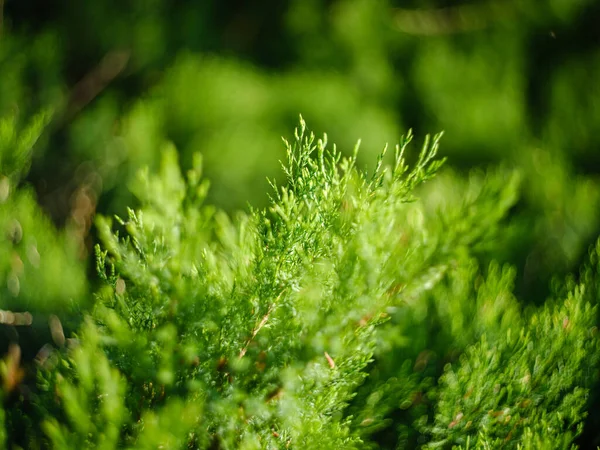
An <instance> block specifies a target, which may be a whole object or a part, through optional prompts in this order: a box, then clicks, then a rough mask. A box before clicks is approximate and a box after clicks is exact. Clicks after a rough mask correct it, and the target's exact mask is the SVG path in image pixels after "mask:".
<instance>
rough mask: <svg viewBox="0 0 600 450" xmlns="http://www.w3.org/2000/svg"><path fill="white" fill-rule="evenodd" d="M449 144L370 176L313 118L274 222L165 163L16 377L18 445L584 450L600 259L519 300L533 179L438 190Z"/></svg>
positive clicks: (474, 180)
mask: <svg viewBox="0 0 600 450" xmlns="http://www.w3.org/2000/svg"><path fill="white" fill-rule="evenodd" d="M439 138H440V136H436V137H434V138H433V139H430V138H426V139H425V142H424V144H423V147H422V150H421V151H420V153H419V154H418V157H417V158H415V163H414V164H412V165H411V166H410V167H409V165H408V163H407V162H406V159H405V153H406V151H407V150H408V149H410V143H411V140H412V135H411V134H409V135H408V136H407V137H406V138H404V139H403V140H402V141H401V143H400V145H399V146H397V147H396V149H395V152H394V155H393V157H392V164H391V165H388V164H386V163H385V161H386V160H387V159H386V158H385V153H386V152H385V150H384V152H383V153H382V154H381V156H380V157H379V159H378V160H377V162H376V164H375V166H374V167H375V169H374V170H373V171H370V172H365V171H362V170H359V169H358V168H357V165H356V162H357V157H356V155H357V153H358V146H356V148H355V150H354V153H353V156H351V157H343V156H342V154H341V153H340V152H339V151H338V150H337V149H336V147H335V146H333V147H332V148H330V147H329V146H328V143H327V137H326V136H324V137H323V138H322V139H316V138H315V136H314V135H313V134H311V133H309V132H308V131H307V130H306V127H305V124H304V122H303V121H302V120H301V123H300V126H299V128H298V129H297V130H296V133H295V136H294V139H293V140H292V141H291V142H287V141H286V142H285V145H286V148H287V163H286V164H283V172H284V175H285V178H286V182H285V183H284V184H283V185H281V186H280V185H279V184H278V183H276V182H275V181H272V182H271V184H272V191H271V194H270V206H269V207H268V208H264V209H252V210H251V211H250V212H249V213H238V214H237V215H235V216H234V217H230V216H228V215H227V214H225V213H224V212H222V211H219V210H218V209H216V208H215V207H213V206H210V205H209V204H207V203H206V197H207V193H208V183H207V182H206V181H205V180H204V178H203V176H202V160H201V158H200V157H199V156H196V157H195V158H194V161H193V164H192V168H191V169H190V170H188V171H187V172H186V173H185V174H182V172H181V170H180V167H179V163H178V158H177V153H176V151H175V149H174V148H173V146H172V145H166V146H164V147H163V151H162V161H161V164H160V168H159V170H158V171H157V172H152V171H150V170H143V171H141V172H139V173H138V176H137V177H136V179H135V181H134V182H132V183H131V191H132V192H133V193H134V195H135V196H136V197H137V199H138V201H139V205H140V206H139V207H138V208H137V209H135V210H134V209H129V211H128V215H127V218H126V219H121V218H119V217H115V218H114V219H111V218H108V217H103V216H98V217H97V219H96V221H97V228H98V231H99V236H100V244H99V245H97V246H96V268H97V271H98V274H99V276H100V281H101V283H100V285H98V286H97V287H96V288H95V289H94V293H93V301H92V302H91V308H90V309H89V310H87V311H86V312H83V311H82V312H81V315H80V324H79V325H78V326H77V330H76V332H75V334H74V335H73V336H72V337H70V338H69V339H67V341H66V342H65V341H64V336H63V341H62V342H57V339H55V342H56V344H57V348H55V349H54V350H52V351H51V352H49V353H48V354H46V355H45V357H44V358H41V357H40V355H38V358H37V361H38V369H37V380H36V381H35V382H33V384H32V387H34V390H33V391H29V393H28V394H27V396H25V395H24V394H22V393H21V394H19V395H17V398H14V397H15V390H16V391H20V389H21V388H20V387H19V383H20V381H19V380H18V379H17V378H18V374H19V373H20V372H19V371H20V370H22V369H21V368H20V366H19V361H18V355H16V354H15V353H14V352H13V353H11V354H9V355H8V356H7V358H6V359H5V361H4V362H3V366H2V379H3V381H4V388H3V392H4V395H5V398H12V400H10V401H7V400H5V408H6V409H5V411H4V423H5V424H6V426H5V427H0V429H1V430H3V431H4V430H5V432H6V433H7V434H6V437H5V439H6V440H7V442H8V443H9V444H8V445H14V444H17V443H18V444H19V445H22V446H26V447H28V448H61V449H71V448H72V449H76V448H105V449H109V448H121V447H124V448H147V449H150V448H223V449H225V448H244V449H246V448H247V449H259V448H344V449H346V448H416V447H419V448H439V447H443V448H451V447H455V448H497V447H498V446H500V445H503V446H506V447H507V448H531V449H533V448H557V446H558V447H559V448H570V447H571V446H572V445H574V443H575V439H576V438H577V437H578V436H579V435H580V434H581V432H582V427H583V420H584V418H585V417H586V414H587V408H588V403H587V402H588V401H587V398H588V395H589V392H590V389H591V388H592V386H593V385H594V384H595V383H596V382H597V370H598V368H597V366H598V364H597V363H598V361H597V356H596V355H597V354H598V338H597V331H596V327H595V324H596V320H597V317H596V302H597V299H598V288H599V284H598V282H599V280H598V276H599V273H598V267H597V264H598V254H599V252H600V244H598V246H597V247H595V248H594V249H593V251H592V252H591V261H590V263H589V264H587V265H586V266H585V268H584V269H583V270H582V272H581V275H580V277H579V280H575V279H573V278H569V279H568V280H567V282H566V283H559V282H558V281H557V282H556V283H554V293H555V294H554V298H552V299H549V300H548V301H547V302H545V303H544V304H543V305H542V306H540V307H533V306H525V305H523V304H521V303H520V302H519V301H518V300H517V298H516V297H515V296H514V294H513V292H514V286H515V277H516V271H515V270H514V268H512V267H511V266H510V265H506V264H505V265H502V264H500V263H498V262H497V261H496V260H495V259H494V255H495V254H497V252H498V251H499V248H501V247H502V246H503V245H505V244H506V243H507V242H508V243H510V242H511V241H512V240H513V239H514V236H513V233H514V229H513V228H511V227H510V226H507V225H509V224H510V221H509V217H508V216H507V214H508V211H510V209H511V208H512V207H513V206H514V205H515V203H516V202H517V201H518V200H517V199H518V192H519V189H520V188H519V184H520V183H521V177H520V176H519V175H518V174H517V173H514V172H511V171H509V170H496V171H491V172H489V173H487V174H485V176H484V174H482V173H477V172H475V173H473V174H472V175H471V176H470V177H469V179H468V180H467V181H466V182H465V181H464V180H463V179H462V178H461V177H459V176H457V175H456V174H454V173H453V172H452V171H445V173H443V174H441V175H440V176H438V177H435V178H434V175H435V174H436V172H437V171H438V170H439V169H440V166H441V165H442V164H443V162H444V161H443V160H441V159H437V158H436V154H437V150H438V141H439ZM22 192H23V188H19V189H17V190H16V192H12V191H11V193H10V197H9V198H18V196H19V194H21V193H22ZM9 201H10V200H9ZM24 210H25V209H24V208H23V207H22V206H21V207H19V209H18V211H19V212H22V211H24ZM32 214H33V213H32ZM30 228H31V230H30ZM37 228H39V229H44V230H46V231H47V230H49V229H51V227H50V226H49V225H48V224H47V223H45V222H37V223H36V224H35V226H34V225H31V227H28V230H27V234H28V235H29V234H30V233H32V234H33V233H36V229H37ZM38 239H40V240H41V239H42V237H38ZM43 239H44V241H51V240H52V239H53V238H49V237H47V236H44V237H43ZM48 252H50V250H48ZM50 254H51V255H52V253H50ZM485 261H487V262H485ZM40 277H41V276H38V277H37V278H36V277H35V276H34V275H32V279H31V281H30V279H29V278H28V279H27V281H28V284H31V285H32V286H36V284H35V283H36V279H41V280H43V278H40ZM49 289H50V288H49ZM23 292H25V291H23ZM49 293H52V291H51V290H49ZM57 295H58V297H60V298H67V297H68V296H69V295H72V294H69V293H66V292H63V293H59V294H57ZM56 305H57V304H56V303H54V307H55V308H56V307H57V306H56ZM51 327H52V325H51ZM53 337H54V335H53ZM13 348H16V347H13ZM29 402H31V404H33V405H35V406H34V408H33V410H32V409H31V406H27V404H28V403H29ZM36 420H39V421H41V422H42V424H43V425H42V428H41V430H40V429H39V428H36V427H35V426H34V425H33V424H34V423H35V421H36ZM17 429H22V430H25V435H20V434H19V432H18V431H17Z"/></svg>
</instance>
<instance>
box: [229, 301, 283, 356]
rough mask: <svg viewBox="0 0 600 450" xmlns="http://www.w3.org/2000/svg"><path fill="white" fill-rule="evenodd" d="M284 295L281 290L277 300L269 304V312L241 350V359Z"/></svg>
mask: <svg viewBox="0 0 600 450" xmlns="http://www.w3.org/2000/svg"><path fill="white" fill-rule="evenodd" d="M282 295H283V292H281V293H280V294H279V295H278V296H277V298H276V299H275V301H274V302H273V303H271V305H270V306H269V309H268V310H267V313H266V314H265V315H264V316H263V318H262V319H261V321H260V323H259V324H258V325H257V326H255V327H254V329H253V330H252V336H250V338H248V340H247V341H246V345H244V348H242V349H241V350H240V355H239V359H242V358H243V357H244V355H245V354H246V352H247V351H248V346H249V345H250V344H251V343H252V341H253V340H254V338H255V337H256V335H257V334H258V332H259V331H260V329H261V328H262V327H264V326H265V324H266V323H267V321H268V320H269V315H270V314H271V312H273V309H274V308H275V304H276V303H277V301H278V300H279V299H280V298H281V296H282Z"/></svg>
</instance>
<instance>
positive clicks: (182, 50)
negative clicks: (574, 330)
mask: <svg viewBox="0 0 600 450" xmlns="http://www.w3.org/2000/svg"><path fill="white" fill-rule="evenodd" d="M598 20H600V8H599V7H598V4H597V2H593V1H591V0H587V1H583V0H582V1H577V2H567V1H547V2H542V3H539V4H535V5H534V4H533V3H530V2H519V1H514V0H513V1H506V2H497V1H490V0H479V1H475V2H465V3H462V4H455V3H453V4H448V3H447V2H442V1H440V0H438V1H429V2H423V1H416V0H415V1H412V2H410V3H408V4H405V3H402V4H399V3H397V2H393V1H390V0H378V1H367V0H337V1H323V0H321V1H319V0H311V1H306V0H289V1H284V2H280V1H277V2H275V1H268V2H260V3H257V2H255V3H246V2H239V1H227V2H187V1H176V2H171V1H169V2H167V1H165V0H153V1H152V2H135V1H125V2H115V1H109V0H102V1H98V2H76V3H75V4H73V2H65V1H59V2H53V4H52V5H49V4H48V3H47V2H42V1H32V2H27V3H26V4H25V3H23V2H18V1H16V0H5V4H4V20H3V30H2V46H1V48H0V58H1V61H2V63H1V64H2V74H3V83H2V87H1V88H0V89H2V91H1V92H2V94H1V95H0V110H2V111H10V110H11V108H12V109H14V108H15V107H18V109H19V111H21V112H22V113H28V112H29V113H30V112H34V111H37V110H38V109H39V108H40V107H47V106H49V105H51V106H52V107H53V108H58V109H59V113H58V114H57V116H56V117H57V118H56V120H55V123H54V124H53V126H52V128H51V130H50V131H49V132H48V135H49V136H48V139H46V140H45V142H46V143H47V144H45V145H43V146H40V147H43V149H45V150H46V151H45V152H42V151H41V150H42V148H40V149H39V151H38V157H39V159H37V160H36V161H35V164H34V170H33V172H32V175H31V176H30V179H31V181H33V182H34V184H35V187H36V190H37V191H38V193H39V195H40V198H41V201H42V204H43V205H44V207H45V208H46V209H47V210H48V211H49V212H50V213H51V215H52V216H53V217H54V218H55V220H57V221H58V222H59V223H62V222H64V221H65V220H67V219H68V217H69V215H70V213H71V202H72V194H73V192H74V191H76V190H77V189H78V188H80V187H81V186H82V185H84V186H85V188H86V189H88V190H90V191H91V192H92V193H93V194H94V195H92V197H93V200H94V202H95V201H96V199H98V200H97V201H99V202H100V203H99V205H97V206H98V208H99V209H100V210H101V211H105V212H110V213H113V212H118V211H122V210H123V208H124V207H125V205H126V204H128V203H130V202H131V200H132V199H131V198H130V197H128V196H127V194H126V192H127V191H126V190H125V189H124V186H126V185H127V183H128V180H129V179H130V178H131V177H132V176H133V174H134V173H135V172H136V170H137V169H138V168H139V167H141V166H144V165H147V164H149V165H150V166H151V167H154V168H156V167H157V164H158V160H159V156H158V151H159V150H158V149H159V148H160V144H158V142H161V141H162V140H163V139H165V138H166V139H168V140H171V141H173V142H174V143H175V144H176V146H177V148H178V150H179V151H180V153H181V155H182V162H183V164H184V167H190V165H191V155H192V154H193V153H194V152H197V151H199V152H201V153H202V154H203V155H204V160H205V173H206V175H207V176H208V178H210V179H211V180H212V182H213V189H212V190H211V193H210V199H211V201H214V202H216V203H217V204H218V205H220V206H223V207H225V208H226V209H227V210H229V211H232V210H235V209H240V208H241V209H245V208H246V205H247V204H248V202H249V203H250V204H253V205H256V206H259V205H264V204H265V202H266V197H265V196H264V192H265V179H266V177H275V176H278V172H277V167H278V161H279V159H280V158H281V155H280V153H279V151H278V148H279V147H278V138H277V136H280V135H283V134H285V132H286V130H288V129H289V128H290V127H292V126H293V124H294V122H295V120H296V117H297V114H298V113H302V114H303V115H304V117H305V118H306V119H307V120H308V121H310V123H311V124H312V125H313V127H314V129H315V130H317V131H325V130H327V132H328V133H329V135H330V136H331V138H332V139H333V140H335V141H336V142H338V143H339V144H340V146H341V148H352V145H353V143H354V141H355V140H356V139H358V138H361V139H362V141H363V152H362V156H361V159H360V160H359V164H361V165H362V164H368V161H372V160H373V159H374V156H375V155H376V154H377V153H378V152H379V151H380V150H381V148H380V143H381V142H386V141H387V142H395V141H397V140H398V139H399V136H400V134H401V133H402V132H404V131H405V130H406V129H407V128H413V129H414V130H415V131H416V132H417V133H424V132H429V131H431V130H441V129H443V130H447V134H446V139H445V152H446V154H447V155H448V156H451V164H454V165H457V167H459V168H461V169H465V168H470V167H477V166H481V165H489V164H497V163H501V162H502V163H504V164H507V165H508V166H509V167H510V166H512V167H520V168H523V169H525V173H526V177H525V178H526V179H528V180H532V183H531V184H524V185H523V186H524V189H523V194H524V195H523V196H522V203H521V204H520V205H519V206H518V208H517V210H516V211H515V212H517V213H518V216H519V219H520V227H521V229H522V230H523V231H524V234H522V235H521V236H520V239H519V241H518V242H513V243H512V245H511V247H510V248H509V249H506V251H505V258H506V261H509V262H511V263H513V264H516V265H517V267H518V268H519V280H518V289H519V291H521V292H523V294H524V295H526V296H528V297H531V296H534V297H536V299H537V301H543V299H544V297H545V295H546V294H547V293H548V291H547V285H548V281H549V279H550V277H551V274H553V273H561V274H564V273H566V272H568V271H569V270H573V269H574V268H575V267H576V266H577V264H578V263H579V262H580V259H581V257H582V255H583V253H584V250H585V248H586V247H587V246H588V245H589V244H590V243H591V242H592V241H593V240H594V239H595V233H596V232H597V231H598V230H599V229H600V216H599V215H598V213H597V211H598V208H596V207H595V205H594V202H593V201H588V202H585V201H583V203H582V202H581V201H580V200H577V201H576V205H571V204H570V203H571V192H573V191H574V190H575V191H577V192H580V193H581V195H580V196H578V197H577V198H579V199H581V198H583V197H584V196H587V195H589V196H591V198H596V197H597V195H598V187H597V183H596V181H594V178H595V177H596V176H597V175H596V174H597V173H598V171H599V170H600V157H599V156H598V155H600V138H598V136H599V134H598V133H597V132H596V130H597V123H599V121H600V107H599V102H600V92H599V89H600V88H599V87H598V83H596V82H595V80H596V79H598V78H599V77H600V71H599V70H600V65H599V64H598V55H599V54H600V53H599V52H600V45H599V43H600V32H599V31H598V27H597V26H596V24H597V23H598ZM42 155H43V156H42ZM549 160H550V161H554V162H555V163H546V162H547V161H549ZM556 171H560V174H558V173H556ZM90 180H92V181H90ZM563 181H564V182H565V183H563ZM533 185H535V186H533ZM525 186H527V187H525ZM540 189H541V190H543V191H544V192H543V193H542V194H541V195H533V191H539V190H540ZM100 194H103V195H100ZM538 194H539V192H538ZM547 195H550V197H547ZM545 198H552V199H553V200H552V201H551V202H547V201H546V200H544V199H545ZM564 223H567V224H570V225H568V226H567V227H566V228H565V226H564V225H563V224H564ZM88 248H91V247H90V244H89V243H88Z"/></svg>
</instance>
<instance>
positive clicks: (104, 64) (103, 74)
mask: <svg viewBox="0 0 600 450" xmlns="http://www.w3.org/2000/svg"><path fill="white" fill-rule="evenodd" d="M0 1H2V0H0ZM130 55H131V52H130V51H129V50H112V51H110V52H108V53H107V54H106V55H105V56H104V58H102V61H100V64H98V65H97V66H96V67H95V68H94V69H92V70H91V71H90V72H89V73H88V74H87V75H85V76H84V77H83V78H82V79H81V80H80V81H79V82H78V83H77V84H76V85H75V86H74V87H73V89H72V90H71V94H70V95H69V101H68V104H67V108H66V111H65V119H67V120H68V119H70V118H71V117H73V116H74V115H75V114H77V113H78V112H79V111H81V110H82V109H83V108H84V107H85V106H86V105H87V104H88V103H90V102H91V101H92V100H93V99H94V98H96V97H97V96H98V95H99V94H100V93H101V92H102V91H103V90H104V89H105V88H106V86H107V85H108V84H109V83H110V82H111V81H113V80H114V79H115V78H116V77H117V76H118V75H119V74H120V73H121V72H122V71H123V70H124V69H125V67H126V66H127V62H128V61H129V57H130Z"/></svg>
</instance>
